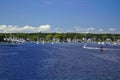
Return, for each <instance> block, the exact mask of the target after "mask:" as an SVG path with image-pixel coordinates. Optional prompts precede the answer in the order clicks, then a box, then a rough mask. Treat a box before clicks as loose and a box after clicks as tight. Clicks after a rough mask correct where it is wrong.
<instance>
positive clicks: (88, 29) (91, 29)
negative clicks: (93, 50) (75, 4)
mask: <svg viewBox="0 0 120 80" xmlns="http://www.w3.org/2000/svg"><path fill="white" fill-rule="evenodd" d="M75 29H76V31H93V30H95V29H94V28H93V27H91V28H82V27H75Z"/></svg>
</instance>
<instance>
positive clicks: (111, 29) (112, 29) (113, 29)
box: [108, 28, 116, 31]
mask: <svg viewBox="0 0 120 80" xmlns="http://www.w3.org/2000/svg"><path fill="white" fill-rule="evenodd" d="M108 30H109V31H115V30H116V29H115V28H109V29H108Z"/></svg>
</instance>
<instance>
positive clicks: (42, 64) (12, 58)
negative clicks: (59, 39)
mask: <svg viewBox="0 0 120 80" xmlns="http://www.w3.org/2000/svg"><path fill="white" fill-rule="evenodd" d="M83 45H84V44H83V43H62V44H60V43H54V44H51V43H45V44H42V43H40V44H35V43H24V44H19V45H15V44H14V45H12V46H11V45H0V80H119V79H120V76H119V74H120V68H119V67H120V53H119V50H114V51H113V50H103V52H100V51H99V50H95V49H85V48H83ZM88 46H89V47H98V45H97V44H88ZM103 47H105V48H107V47H109V48H114V49H116V48H117V49H120V46H110V45H104V46H103Z"/></svg>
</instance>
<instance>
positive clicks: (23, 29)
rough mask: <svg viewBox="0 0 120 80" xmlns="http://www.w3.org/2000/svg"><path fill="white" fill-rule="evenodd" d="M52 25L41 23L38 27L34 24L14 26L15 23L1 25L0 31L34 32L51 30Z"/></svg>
mask: <svg viewBox="0 0 120 80" xmlns="http://www.w3.org/2000/svg"><path fill="white" fill-rule="evenodd" d="M50 29H51V26H50V25H41V26H38V27H33V26H28V25H26V26H23V27H19V26H13V25H0V33H18V32H21V33H34V32H41V31H42V32H48V31H50Z"/></svg>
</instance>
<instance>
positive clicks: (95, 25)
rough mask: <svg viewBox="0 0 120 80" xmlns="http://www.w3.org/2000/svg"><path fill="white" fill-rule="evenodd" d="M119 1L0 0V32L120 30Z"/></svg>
mask: <svg viewBox="0 0 120 80" xmlns="http://www.w3.org/2000/svg"><path fill="white" fill-rule="evenodd" d="M119 30H120V0H0V33H9V32H11V33H12V32H26V33H31V32H60V33H61V32H78V33H87V32H90V33H120V31H119Z"/></svg>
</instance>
